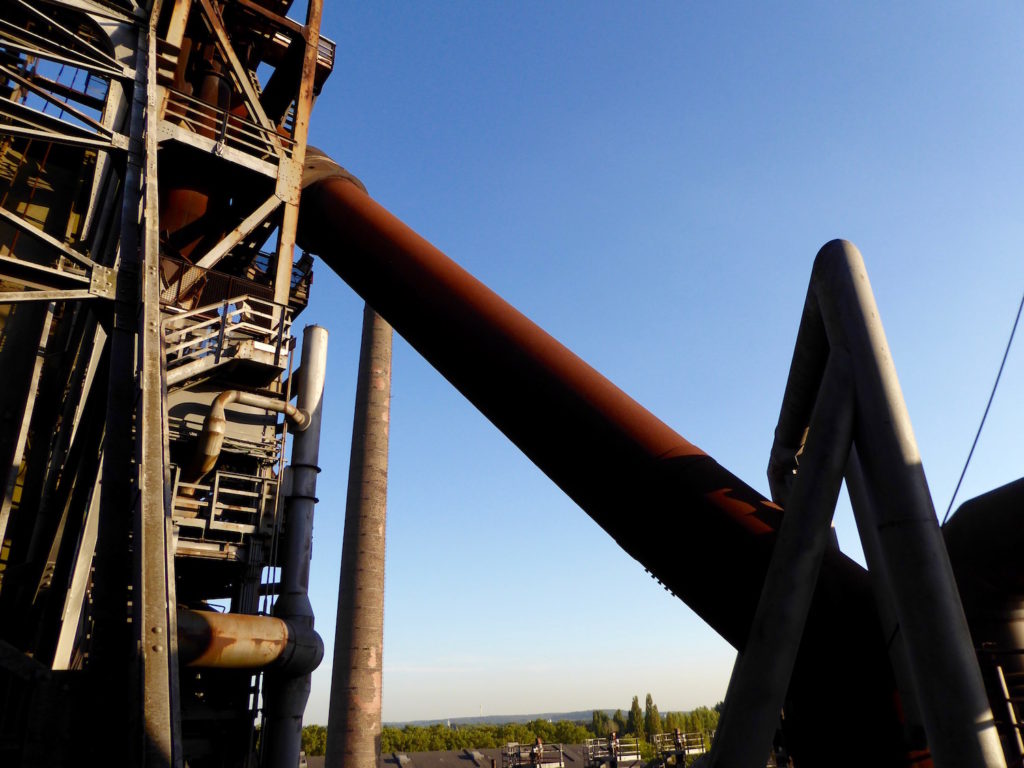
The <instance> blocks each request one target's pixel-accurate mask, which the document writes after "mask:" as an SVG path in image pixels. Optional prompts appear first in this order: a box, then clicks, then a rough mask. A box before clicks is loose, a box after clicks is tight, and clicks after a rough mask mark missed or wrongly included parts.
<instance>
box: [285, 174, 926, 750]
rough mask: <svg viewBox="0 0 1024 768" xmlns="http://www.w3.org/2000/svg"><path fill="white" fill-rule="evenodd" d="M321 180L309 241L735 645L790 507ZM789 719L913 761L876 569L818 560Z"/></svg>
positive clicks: (815, 738) (803, 737) (342, 188)
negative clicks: (876, 590) (877, 596)
mask: <svg viewBox="0 0 1024 768" xmlns="http://www.w3.org/2000/svg"><path fill="white" fill-rule="evenodd" d="M338 176H339V177H340V176H341V171H340V169H339V172H338ZM325 177H326V178H325ZM320 178H321V179H322V180H321V181H319V182H318V183H316V184H314V185H313V186H310V187H307V189H306V190H305V191H304V193H303V219H302V220H301V221H300V227H299V235H300V237H299V243H300V245H302V246H303V247H305V248H307V249H308V250H311V251H313V252H315V253H318V254H320V255H321V256H322V258H323V259H324V261H325V262H326V263H327V264H328V266H330V267H331V268H332V269H334V270H335V271H336V272H337V273H338V274H339V275H340V276H341V277H342V278H343V279H345V280H346V282H348V283H349V285H351V286H352V287H353V288H354V289H355V290H356V292H357V293H359V294H360V295H361V296H362V297H363V298H364V299H365V300H366V301H367V302H368V303H369V304H370V305H371V306H373V307H374V309H376V310H377V312H379V313H380V314H381V315H382V316H383V317H384V318H385V319H387V320H388V322H390V323H391V324H392V325H393V326H394V328H395V330H396V331H398V332H399V333H401V334H402V335H403V336H404V337H405V338H406V339H407V340H408V341H409V342H410V343H411V344H412V345H413V346H414V347H415V348H416V349H417V350H418V351H419V352H420V353H421V354H422V355H423V356H424V357H425V358H426V359H427V360H428V361H429V362H431V363H432V364H433V365H434V367H435V368H437V369H438V370H439V371H440V372H441V373H442V374H443V375H444V376H445V377H446V378H447V379H448V380H449V381H450V382H451V383H452V384H453V385H455V387H456V388H457V389H458V390H459V391H460V392H462V394H463V395H465V396H466V397H467V398H468V399H469V400H470V401H471V402H472V403H473V404H474V405H475V406H476V407H477V408H479V409H480V411H481V412H482V413H484V414H485V415H486V416H487V417H488V418H489V419H490V420H491V421H492V422H493V423H494V424H495V425H496V426H497V427H498V428H499V429H500V430H501V431H502V432H504V433H505V434H506V435H507V436H508V437H509V438H510V439H511V440H512V441H513V442H514V443H515V444H516V445H517V446H518V447H519V448H520V449H521V450H522V451H523V452H524V453H525V454H526V455H527V456H528V457H529V458H530V459H531V460H532V461H533V462H534V463H535V464H537V466H538V467H540V468H541V469H542V470H543V471H544V472H545V473H546V474H547V475H548V476H549V477H550V478H551V479H552V480H553V481H554V482H555V483H556V484H557V485H558V486H559V487H560V488H562V490H564V491H565V492H566V493H567V494H568V495H569V496H570V497H571V498H572V499H573V500H574V501H576V502H577V503H578V504H579V505H580V507H581V508H582V509H583V510H584V511H586V512H587V514H588V515H590V516H591V517H592V518H593V519H594V520H595V521H596V522H597V523H598V524H599V525H601V527H602V528H604V529H605V530H606V531H607V532H608V533H609V534H610V535H611V536H612V537H613V538H615V540H616V541H617V542H618V543H619V544H620V545H621V546H622V547H623V549H625V550H626V551H627V552H628V553H629V554H630V555H632V556H633V557H635V558H637V559H638V560H640V561H641V562H642V563H643V564H644V565H645V566H646V567H647V568H648V569H649V570H650V571H651V572H652V574H653V575H654V576H655V577H656V578H657V579H659V580H660V581H661V582H662V583H664V584H665V585H666V587H668V588H669V589H670V590H671V591H672V592H674V593H675V594H676V595H678V596H679V597H680V598H681V599H682V600H684V601H685V602H686V603H687V604H688V605H689V606H690V607H691V608H693V609H694V610H695V611H696V612H697V613H698V614H699V615H700V616H701V617H702V618H703V619H704V620H705V621H707V622H708V623H709V624H710V625H711V626H712V627H713V628H714V629H715V630H716V631H718V632H719V633H720V634H721V635H722V636H723V637H724V638H725V639H726V640H728V641H729V642H730V643H732V644H733V645H734V646H735V647H737V648H742V647H743V645H744V643H745V641H746V637H747V633H748V631H749V628H750V622H751V619H752V617H753V614H754V609H755V607H756V605H757V601H758V597H759V595H760V590H761V585H762V583H763V580H764V575H765V573H766V570H767V566H768V561H769V558H770V555H771V551H772V547H773V544H774V538H775V530H776V528H777V527H778V524H779V522H780V520H781V515H782V510H781V509H780V508H779V507H778V506H776V505H775V504H773V503H772V502H770V501H768V500H766V499H764V498H763V497H762V496H761V495H760V494H759V493H757V492H756V491H755V490H753V489H752V488H750V487H749V486H748V485H747V484H746V483H744V482H743V481H742V480H740V479H739V478H737V477H736V476H735V475H733V474H731V473H730V472H728V471H727V470H725V469H724V468H723V467H721V466H720V465H718V464H717V463H716V462H715V461H714V460H713V459H712V458H711V457H709V456H707V455H706V454H704V452H703V451H701V450H700V449H699V448H697V447H696V446H694V445H692V444H691V443H689V442H688V441H686V440H685V439H683V438H682V437H681V436H679V435H678V434H677V433H675V432H674V431H673V430H672V429H670V428H669V427H668V426H666V425H665V424H663V423H662V422H661V421H659V420H658V419H657V418H655V417H654V416H653V415H652V414H650V413H649V412H648V411H647V410H645V409H644V408H643V407H642V406H640V405H639V404H638V403H636V402H635V401H634V400H632V399H631V398H629V397H628V396H627V395H625V394H624V393H623V392H621V391H620V390H619V389H617V388H616V387H615V386H614V385H613V384H611V382H609V381H607V380H606V379H605V378H604V377H602V376H601V375H600V374H598V373H597V372H596V371H594V370H593V369H592V368H591V367H590V366H588V365H587V364H586V363H584V362H583V361H582V360H580V359H579V358H578V357H576V355H574V354H573V353H572V352H570V351H569V350H568V349H566V348H565V347H564V346H562V345H561V344H559V343H558V342H557V341H555V340H554V339H553V338H551V337H550V336H549V335H548V334H546V333H545V332H544V331H543V330H541V329H540V328H539V327H537V326H536V325H535V324H534V323H532V322H530V321H529V320H528V319H527V318H525V317H524V316H523V315H522V314H520V313H519V312H517V311H516V310H515V309H514V308H513V307H511V306H510V305H509V304H507V303H506V302H504V301H503V300H502V299H501V298H500V297H498V296H497V295H496V294H495V293H493V292H492V291H491V290H489V289H488V288H487V287H486V286H484V285H483V284H481V283H480V282H479V281H477V280H476V279H474V278H473V277H472V276H471V275H469V274H468V273H467V272H466V271H465V270H463V269H461V268H460V267H458V266H457V265H456V264H454V263H453V262H452V261H451V260H449V259H448V258H447V257H446V256H445V255H444V254H442V253H441V252H440V251H439V250H437V249H436V248H434V247H433V246H432V245H430V243H428V242H427V241H426V240H424V239H423V238H421V237H420V236H419V235H417V234H416V233H415V232H413V231H412V230H411V229H409V228H408V227H407V226H405V225H404V224H403V223H402V222H400V221H399V220H398V219H396V218H395V217H394V216H392V215H391V214H390V213H388V212H387V211H386V210H385V209H384V208H382V207H381V206H380V205H378V204H377V203H376V202H374V201H373V200H372V199H371V198H370V197H369V196H368V195H367V194H366V193H365V192H363V191H362V190H361V189H359V188H358V187H357V186H355V184H354V183H352V182H350V181H347V180H345V179H343V178H332V177H331V176H330V174H320ZM655 531H657V535H656V536H654V535H652V533H653V532H655ZM684 543H691V544H692V546H684ZM837 659H841V660H842V661H841V662H838V663H837ZM836 691H841V692H842V694H841V695H838V696H837V694H836ZM822 702H829V706H822ZM865 718H867V720H865ZM787 722H788V724H789V725H790V727H791V728H790V729H791V733H792V736H793V739H794V740H795V741H798V742H799V743H800V745H801V748H802V754H803V755H804V756H805V759H807V760H808V761H810V762H811V764H814V762H818V763H820V764H829V765H844V764H849V765H854V764H856V763H857V760H858V758H857V757H856V756H854V755H850V756H848V757H843V756H841V755H837V754H836V749H835V745H836V744H840V743H843V742H844V740H846V739H848V738H849V737H850V734H851V730H850V729H851V728H853V727H854V726H853V724H854V723H856V724H857V726H858V727H859V728H866V729H867V730H868V731H870V732H871V733H873V734H874V735H875V739H876V744H877V745H878V749H879V751H880V753H881V754H884V755H885V758H884V759H883V760H882V762H883V763H887V764H891V765H906V764H909V762H910V760H911V757H910V756H909V754H908V750H907V748H906V745H905V743H904V741H903V733H902V729H901V726H900V714H899V703H898V696H897V695H896V694H895V682H894V680H893V673H892V668H891V666H890V664H889V661H888V657H887V654H886V650H885V646H884V641H883V639H882V633H881V630H880V628H879V624H878V615H877V611H876V608H875V605H874V600H873V597H872V594H871V590H870V585H869V582H868V579H867V574H866V572H865V571H864V569H863V568H861V567H860V566H858V565H857V564H855V563H853V562H852V561H851V560H849V559H848V558H846V557H845V556H844V555H842V554H841V553H840V552H839V551H838V550H835V549H829V551H827V552H826V554H825V557H824V561H823V564H822V569H821V574H820V578H819V582H818V587H817V589H816V591H815V595H814V599H813V602H812V605H811V610H810V613H809V615H808V619H807V625H806V630H805V634H804V641H803V643H802V644H801V647H800V652H799V655H798V657H797V660H796V665H795V667H794V671H793V678H792V681H791V684H790V689H789V702H788V708H787Z"/></svg>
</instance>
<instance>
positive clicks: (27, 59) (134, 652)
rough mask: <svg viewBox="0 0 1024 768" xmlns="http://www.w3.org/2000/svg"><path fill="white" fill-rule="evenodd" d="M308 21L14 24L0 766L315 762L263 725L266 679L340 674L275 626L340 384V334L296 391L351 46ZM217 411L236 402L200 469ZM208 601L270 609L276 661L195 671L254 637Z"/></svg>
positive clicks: (316, 346)
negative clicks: (306, 208) (327, 103)
mask: <svg viewBox="0 0 1024 768" xmlns="http://www.w3.org/2000/svg"><path fill="white" fill-rule="evenodd" d="M290 5H291V3H290V1H289V0H260V1H259V2H252V1H250V0H226V1H225V0H217V1H215V0H195V1H194V2H193V0H141V1H136V0H11V2H9V3H6V4H5V7H4V12H3V15H2V18H0V366H2V370H4V383H3V386H2V388H0V413H2V417H0V418H2V419H3V423H2V425H0V426H2V429H0V466H2V467H4V468H5V470H4V475H3V482H2V485H0V490H2V494H3V495H2V498H0V542H2V548H0V702H2V708H0V764H4V765H17V764H23V765H37V764H38V765H43V764H45V765H65V764H68V765H70V764H80V763H81V760H82V759H83V756H86V758H87V762H98V761H99V760H100V759H113V758H112V756H111V751H112V750H113V751H116V752H118V753H122V754H123V755H126V756H127V757H126V759H125V760H124V761H125V762H131V763H143V764H146V765H174V766H181V765H184V764H186V763H187V764H188V765H190V766H202V765H216V766H229V765H231V766H234V765H238V766H243V765H257V764H261V751H260V750H261V749H262V750H264V751H265V750H267V749H270V748H276V749H278V750H281V749H284V750H288V749H292V748H294V750H295V756H294V758H293V759H291V760H288V759H284V758H279V759H284V763H283V764H288V763H289V762H291V763H294V761H295V760H297V749H298V748H297V745H296V744H293V743H292V740H290V739H288V738H283V736H282V734H283V733H284V731H285V730H287V729H285V728H283V726H281V724H280V723H276V724H275V721H274V720H273V718H269V719H267V718H265V717H264V716H265V714H266V712H267V711H268V707H269V708H273V707H274V706H277V709H278V710H280V709H281V707H280V701H277V702H272V701H268V695H267V693H266V690H265V686H264V685H263V677H264V675H263V669H264V668H266V669H269V670H270V672H268V674H269V675H270V676H271V677H275V676H276V677H277V678H281V679H284V680H286V681H290V680H293V679H298V680H302V679H303V678H304V676H305V677H306V679H308V672H309V671H310V669H311V668H312V666H315V664H316V662H317V661H319V657H320V655H322V646H321V644H320V642H319V638H318V637H317V636H316V635H315V633H314V632H313V630H312V622H311V620H309V621H303V620H299V619H297V618H296V616H295V615H292V614H288V615H285V616H279V617H278V618H271V617H270V616H269V614H270V613H272V612H273V611H274V610H275V608H274V606H275V601H276V599H277V595H278V593H279V592H280V591H281V586H280V585H281V578H282V574H287V573H289V572H291V571H294V570H295V568H296V564H294V563H288V562H287V561H286V558H285V557H282V555H283V546H282V542H283V541H285V540H286V539H287V538H288V537H285V536H283V531H284V530H285V526H284V524H283V523H284V520H285V519H291V518H292V517H299V516H302V515H306V514H307V513H308V514H310V515H311V511H310V510H307V509H305V508H304V507H303V504H306V502H305V501H304V500H303V499H293V498H292V497H291V496H290V495H289V494H288V493H287V492H286V489H285V485H286V484H285V482H284V480H285V474H286V472H287V470H286V461H285V457H286V447H285V441H286V439H287V438H288V435H289V432H290V431H292V432H294V431H295V430H296V429H298V428H300V427H298V426H293V425H290V424H289V423H288V421H286V420H284V419H283V417H282V414H283V413H284V412H285V411H288V410H289V409H291V410H292V411H295V412H300V411H301V412H302V413H303V414H306V410H303V408H304V406H303V402H302V397H300V402H299V403H297V404H296V405H295V406H293V405H291V404H290V403H289V400H291V399H292V398H293V397H294V396H295V394H296V393H297V392H299V390H300V388H302V387H304V389H302V392H303V393H304V394H303V396H304V398H305V401H306V403H307V404H315V405H316V407H317V408H318V404H319V402H320V392H319V391H316V392H314V391H313V389H315V388H316V387H320V388H321V389H322V385H323V380H322V375H319V376H318V373H317V370H316V368H317V365H319V366H320V372H321V374H322V369H323V365H322V363H323V353H324V352H325V349H326V337H325V336H324V335H323V333H322V332H314V334H313V336H309V339H310V341H309V343H308V345H307V346H308V347H309V350H305V349H304V352H303V354H304V356H305V355H306V354H307V352H309V353H310V354H314V353H315V354H316V355H318V358H319V363H317V362H315V361H314V362H312V363H311V365H310V366H309V367H307V368H306V370H305V376H304V381H303V382H300V383H299V384H300V386H296V385H295V384H294V383H293V381H292V377H290V376H289V373H290V372H291V371H292V368H293V357H294V353H295V349H296V338H295V336H294V335H293V332H292V325H293V323H294V320H295V317H296V315H297V314H298V313H299V312H301V310H302V309H303V307H304V306H305V303H306V300H307V297H308V291H309V284H310V279H311V272H310V264H311V260H310V259H309V258H308V257H303V258H301V259H299V260H298V261H296V259H295V258H294V252H295V234H296V224H297V221H298V204H299V198H300V193H301V176H302V172H301V171H302V166H303V162H304V158H305V150H306V137H307V133H308V126H309V116H310V111H311V109H312V105H313V100H314V96H315V94H316V93H317V92H319V89H320V87H321V86H322V85H323V82H324V80H325V78H326V77H327V75H328V74H329V73H330V70H331V67H332V65H333V56H334V45H333V44H332V43H331V42H330V41H328V40H326V39H324V38H321V37H320V33H319V27H320V17H321V12H322V2H321V0H309V3H308V7H307V8H306V9H305V11H306V15H305V22H304V23H300V22H297V21H294V20H293V19H291V18H288V16H287V13H288V11H289V7H290ZM316 333H320V335H319V336H317V335H316ZM307 336H308V334H307ZM317 350H319V352H317ZM26 361H28V362H26ZM311 387H312V388H313V389H311ZM226 391H233V392H240V393H241V395H240V396H238V397H235V398H234V399H233V400H231V403H233V404H231V405H229V406H228V408H227V410H226V411H225V415H224V417H223V418H222V419H221V421H220V422H219V423H218V425H217V428H218V429H219V432H218V438H219V443H218V450H217V452H216V455H214V456H213V457H212V462H211V466H210V468H209V470H208V471H206V472H203V473H202V474H197V473H196V471H195V463H196V462H195V454H196V452H197V451H199V450H201V447H202V446H203V445H206V444H208V442H209V441H208V440H207V442H206V443H204V442H203V441H204V425H205V426H206V427H209V425H208V424H206V422H208V421H209V418H208V417H209V412H210V410H211V407H212V405H213V404H214V402H215V400H216V399H217V397H218V394H219V393H223V392H226ZM312 407H313V405H307V406H306V409H307V410H308V409H309V408H312ZM307 415H310V414H307ZM308 421H309V419H308V418H307V420H306V424H308ZM314 421H316V422H317V423H318V420H317V419H314ZM293 423H294V420H293ZM302 428H304V427H302ZM310 440H313V442H314V443H315V440H316V437H315V435H311V436H310V437H309V438H308V439H307V440H306V442H307V443H308V442H309V441H310ZM315 453H316V450H315V444H314V445H313V446H312V448H307V449H306V454H307V460H306V462H305V465H304V466H305V469H304V470H303V471H306V472H309V471H310V469H309V467H311V466H313V465H315V460H309V459H308V455H310V454H311V455H313V456H314V457H315ZM314 471H315V468H314ZM292 485H293V486H294V485H295V484H294V483H292ZM306 485H307V487H306V489H305V494H306V495H307V496H309V495H311V494H310V491H309V487H308V485H309V483H308V482H307V483H306ZM306 506H308V504H306ZM295 509H299V510H301V511H300V512H295V511H294V510H295ZM295 527H296V526H294V525H290V526H289V528H291V529H294V528H295ZM307 533H308V531H307ZM300 582H301V579H300ZM292 586H293V587H294V588H300V587H301V583H298V582H297V583H295V584H293V585H292ZM215 606H216V607H218V610H226V611H227V612H228V615H229V616H237V617H238V621H242V619H243V618H244V617H252V620H253V621H255V622H256V624H255V625H252V624H245V625H244V627H245V630H244V631H245V632H247V633H249V634H248V635H246V636H250V635H251V633H252V632H255V633H256V636H260V637H262V636H264V635H267V636H272V637H277V636H278V635H279V634H280V632H279V627H278V624H274V622H280V621H283V622H284V626H285V627H286V631H285V632H284V637H283V639H281V640H280V642H281V643H282V647H281V648H280V653H277V654H276V655H275V656H274V659H273V661H271V662H267V661H266V660H263V659H258V658H250V659H248V660H247V661H246V660H244V659H243V663H242V665H241V667H240V668H225V667H224V666H223V663H222V662H223V659H221V660H220V661H215V662H213V663H211V662H210V658H211V656H210V654H206V655H204V654H203V653H198V655H197V654H196V653H193V654H191V655H190V654H186V655H185V656H180V655H179V653H178V650H179V649H178V647H177V644H178V640H179V636H181V637H182V638H183V641H184V642H187V643H189V644H193V643H194V642H198V643H199V645H202V643H204V642H205V643H207V644H210V645H216V639H217V636H218V635H219V634H220V633H224V632H227V633H229V635H230V636H232V637H233V635H231V633H234V632H236V631H237V630H238V628H239V627H240V626H243V625H241V624H238V623H237V622H234V623H231V622H229V623H228V624H225V623H224V622H223V621H216V620H214V619H212V618H210V619H207V618H204V616H208V615H209V612H210V611H211V610H212V609H213V608H214V607H215ZM180 611H188V612H189V613H188V616H189V621H188V622H185V625H184V628H183V627H179V626H178V615H179V612H180ZM196 617H198V618H196ZM261 617H264V618H261ZM260 622H263V623H262V624H261V623H260ZM252 627H255V629H253V628H252ZM190 632H191V633H192V634H191V635H190ZM196 633H198V637H196V636H195V635H196ZM275 633H276V634H275ZM236 639H237V638H236ZM190 647H192V646H191V645H190ZM179 658H181V659H185V661H181V662H179ZM218 658H219V657H218ZM179 663H180V664H181V668H180V669H179V668H178V667H179ZM235 663H236V664H238V660H237V659H235ZM278 698H279V699H280V698H281V697H280V695H278ZM100 700H102V701H103V702H104V707H103V708H102V709H103V711H102V712H97V711H96V708H95V707H90V706H89V705H88V702H91V701H100ZM304 704H305V700H304V699H303V700H302V702H301V703H296V702H292V704H291V705H290V706H291V708H292V709H295V708H296V707H298V716H299V717H300V718H301V711H302V707H303V706H304ZM43 712H45V713H46V717H42V716H40V714H41V713H43ZM90 713H94V714H90ZM277 717H278V719H279V720H282V719H283V720H287V725H288V728H291V726H292V720H293V719H294V718H293V715H290V714H287V713H282V712H280V711H278V715H277ZM261 720H264V721H265V722H264V729H263V733H264V738H262V739H260V744H259V745H257V738H256V735H257V726H258V724H259V723H260V722H261ZM55 723H64V724H66V726H67V727H66V729H64V730H63V731H62V730H61V728H60V727H57V726H55ZM55 731H56V732H58V733H63V737H61V738H54V737H53V734H54V733H55ZM275 734H276V735H275ZM112 745H117V746H116V747H113V746H112ZM268 745H270V746H268ZM274 745H276V746H274ZM282 745H283V746H282ZM121 761H122V760H121V759H118V760H117V762H121ZM262 764H267V765H269V764H271V762H270V761H269V760H267V761H263V762H262Z"/></svg>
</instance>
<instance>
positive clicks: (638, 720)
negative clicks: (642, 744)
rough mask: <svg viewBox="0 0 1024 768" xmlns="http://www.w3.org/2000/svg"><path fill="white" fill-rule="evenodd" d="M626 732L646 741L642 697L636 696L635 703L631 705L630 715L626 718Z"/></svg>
mask: <svg viewBox="0 0 1024 768" xmlns="http://www.w3.org/2000/svg"><path fill="white" fill-rule="evenodd" d="M626 733H630V734H632V735H633V736H636V737H637V738H638V739H640V741H644V713H643V710H641V709H640V697H639V696H634V697H633V703H632V705H630V707H629V716H628V717H627V718H626Z"/></svg>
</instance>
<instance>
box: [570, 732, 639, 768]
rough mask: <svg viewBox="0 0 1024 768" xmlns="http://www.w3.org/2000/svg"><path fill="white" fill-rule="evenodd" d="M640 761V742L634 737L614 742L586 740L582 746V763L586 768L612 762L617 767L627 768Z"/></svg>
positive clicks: (594, 767) (593, 767)
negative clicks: (624, 767) (625, 767)
mask: <svg viewBox="0 0 1024 768" xmlns="http://www.w3.org/2000/svg"><path fill="white" fill-rule="evenodd" d="M641 760H642V758H641V757H640V740H639V739H637V738H636V737H634V736H626V737H624V738H621V739H618V740H617V741H615V742H611V741H609V740H608V739H587V740H586V741H585V742H584V744H583V761H584V764H585V765H586V766H587V768H596V767H597V766H600V765H603V764H605V763H613V762H614V763H615V764H617V765H619V766H627V765H633V764H634V763H639V762H640V761H641Z"/></svg>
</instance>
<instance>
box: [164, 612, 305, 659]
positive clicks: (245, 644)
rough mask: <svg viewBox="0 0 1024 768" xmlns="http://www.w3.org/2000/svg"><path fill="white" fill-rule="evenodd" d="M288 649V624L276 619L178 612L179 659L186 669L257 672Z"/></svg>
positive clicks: (244, 615) (232, 614)
mask: <svg viewBox="0 0 1024 768" xmlns="http://www.w3.org/2000/svg"><path fill="white" fill-rule="evenodd" d="M287 647H288V625H287V624H286V623H285V622H284V621H282V620H281V619H277V618H274V617H273V616H250V615H246V614H238V613H217V612H216V611H192V610H188V609H186V608H179V609H178V660H179V662H180V663H181V664H184V665H185V666H188V667H208V668H212V669H254V670H255V669H260V668H262V667H266V666H269V665H270V664H273V663H274V662H275V661H277V660H278V659H280V658H281V656H282V655H283V654H284V652H285V650H286V649H287Z"/></svg>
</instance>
